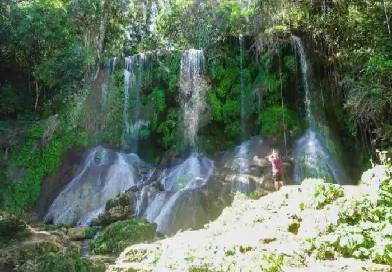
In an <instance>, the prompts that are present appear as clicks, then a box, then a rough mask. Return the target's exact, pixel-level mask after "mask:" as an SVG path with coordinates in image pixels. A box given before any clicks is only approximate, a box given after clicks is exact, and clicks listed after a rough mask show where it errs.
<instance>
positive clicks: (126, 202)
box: [105, 194, 132, 211]
mask: <svg viewBox="0 0 392 272" xmlns="http://www.w3.org/2000/svg"><path fill="white" fill-rule="evenodd" d="M131 204H132V203H131V200H130V198H129V197H128V196H127V195H126V194H120V195H119V196H117V197H115V198H113V199H110V200H109V201H108V202H106V206H105V210H106V211H108V210H110V209H111V208H114V207H117V206H123V207H126V206H131Z"/></svg>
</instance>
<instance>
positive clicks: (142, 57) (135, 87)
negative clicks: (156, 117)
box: [122, 53, 150, 153]
mask: <svg viewBox="0 0 392 272" xmlns="http://www.w3.org/2000/svg"><path fill="white" fill-rule="evenodd" d="M149 59H150V55H149V54H146V53H140V54H137V55H134V56H131V57H126V58H125V69H124V106H123V120H124V131H123V138H122V142H123V148H124V149H125V150H130V151H131V152H133V153H137V148H138V141H139V133H140V130H141V129H142V128H143V127H147V126H148V122H146V121H145V120H143V119H142V116H141V102H140V92H141V88H142V79H143V68H144V66H145V64H146V62H147V60H149ZM130 110H131V112H130Z"/></svg>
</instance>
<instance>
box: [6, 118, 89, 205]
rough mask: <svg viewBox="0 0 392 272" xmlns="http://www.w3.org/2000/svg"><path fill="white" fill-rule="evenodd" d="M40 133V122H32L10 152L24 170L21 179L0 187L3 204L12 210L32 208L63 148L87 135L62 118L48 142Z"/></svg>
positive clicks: (84, 139)
mask: <svg viewBox="0 0 392 272" xmlns="http://www.w3.org/2000/svg"><path fill="white" fill-rule="evenodd" d="M43 134H44V127H43V125H42V124H41V123H39V122H37V123H34V124H33V125H32V126H31V129H30V133H29V136H28V138H27V139H26V141H25V142H24V143H23V144H22V145H20V146H19V147H18V148H17V149H16V150H15V151H14V152H13V153H12V157H11V163H12V164H13V165H15V166H17V167H20V168H22V169H24V171H25V174H24V176H23V177H22V179H21V180H17V181H14V183H13V185H11V186H10V187H9V188H2V190H1V191H0V193H1V194H3V196H4V198H5V206H6V208H7V209H9V210H11V211H13V212H21V211H24V210H27V209H30V208H32V207H33V206H34V204H35V201H36V200H37V198H38V196H39V194H40V190H41V182H42V180H43V179H44V177H45V176H47V175H49V174H51V173H53V171H55V170H56V169H57V168H58V167H59V166H60V163H61V159H62V156H63V154H64V153H65V151H67V150H68V149H69V148H71V147H74V146H85V145H86V143H87V139H86V135H85V134H83V133H78V132H77V131H75V130H74V129H73V128H72V127H70V126H69V123H66V122H65V120H63V121H60V126H59V128H58V130H57V131H56V133H55V135H54V136H53V137H52V138H51V139H50V140H49V141H48V142H47V143H46V139H44V137H43Z"/></svg>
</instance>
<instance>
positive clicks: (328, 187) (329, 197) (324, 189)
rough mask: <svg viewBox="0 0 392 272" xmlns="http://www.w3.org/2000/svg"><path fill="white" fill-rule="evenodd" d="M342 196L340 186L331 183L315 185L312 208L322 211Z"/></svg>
mask: <svg viewBox="0 0 392 272" xmlns="http://www.w3.org/2000/svg"><path fill="white" fill-rule="evenodd" d="M343 195H344V192H343V188H342V186H340V185H337V184H332V183H321V184H319V185H317V187H316V189H315V191H314V195H313V198H314V199H313V200H314V201H313V202H314V206H315V207H316V209H322V208H324V207H325V206H326V205H328V204H331V203H332V202H334V201H335V200H336V199H338V198H339V197H342V196H343Z"/></svg>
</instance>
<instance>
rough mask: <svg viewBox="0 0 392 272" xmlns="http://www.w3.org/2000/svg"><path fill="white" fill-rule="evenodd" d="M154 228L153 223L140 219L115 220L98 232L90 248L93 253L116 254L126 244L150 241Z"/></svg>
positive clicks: (153, 234)
mask: <svg viewBox="0 0 392 272" xmlns="http://www.w3.org/2000/svg"><path fill="white" fill-rule="evenodd" d="M155 230H156V225H155V224H151V223H149V222H147V221H145V220H142V219H130V220H125V221H119V222H115V223H113V224H111V225H109V226H108V227H106V228H105V229H104V230H103V231H102V232H100V233H99V234H98V236H97V237H96V238H95V240H94V241H93V242H92V243H91V250H92V252H93V253H95V254H107V253H117V254H118V253H120V252H121V251H123V250H124V249H125V248H126V247H127V246H130V245H133V244H137V243H142V242H149V241H151V240H152V239H153V238H154V236H155Z"/></svg>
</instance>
